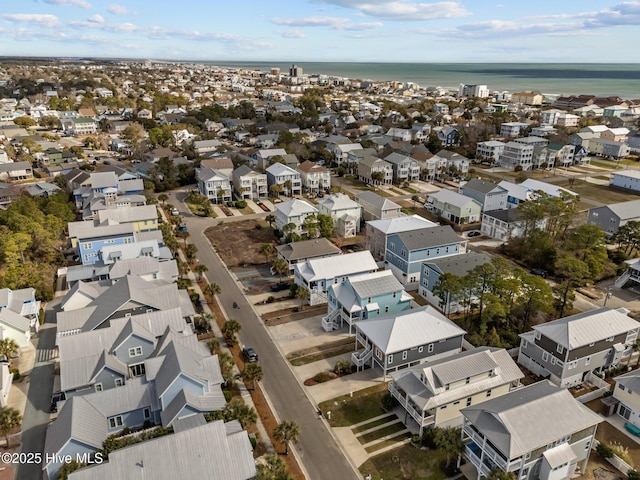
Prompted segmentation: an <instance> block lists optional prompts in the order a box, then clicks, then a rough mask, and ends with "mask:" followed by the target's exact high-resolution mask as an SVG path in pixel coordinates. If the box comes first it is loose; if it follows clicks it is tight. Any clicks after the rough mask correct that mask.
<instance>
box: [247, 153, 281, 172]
mask: <svg viewBox="0 0 640 480" xmlns="http://www.w3.org/2000/svg"><path fill="white" fill-rule="evenodd" d="M286 154H287V151H286V150H285V149H284V148H268V149H264V150H258V151H256V152H255V153H254V154H253V155H251V157H252V158H253V159H254V160H255V162H256V166H257V167H258V168H260V169H266V168H267V167H268V166H269V163H271V162H272V160H276V159H274V157H279V158H284V156H285V155H286Z"/></svg>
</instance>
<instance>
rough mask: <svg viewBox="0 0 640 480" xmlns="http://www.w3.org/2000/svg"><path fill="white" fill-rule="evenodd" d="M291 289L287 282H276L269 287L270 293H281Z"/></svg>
mask: <svg viewBox="0 0 640 480" xmlns="http://www.w3.org/2000/svg"><path fill="white" fill-rule="evenodd" d="M289 288H291V285H290V284H289V283H288V282H278V283H275V284H273V285H271V287H270V289H271V291H272V292H282V291H283V290H288V289H289Z"/></svg>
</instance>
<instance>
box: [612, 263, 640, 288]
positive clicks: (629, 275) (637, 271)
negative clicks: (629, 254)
mask: <svg viewBox="0 0 640 480" xmlns="http://www.w3.org/2000/svg"><path fill="white" fill-rule="evenodd" d="M624 263H626V264H627V268H626V270H625V271H624V272H623V273H622V275H620V276H619V277H618V279H617V280H616V281H615V283H614V286H615V287H617V288H624V287H627V286H630V285H633V286H636V284H640V259H637V258H632V259H630V260H625V261H624Z"/></svg>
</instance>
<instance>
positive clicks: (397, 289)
mask: <svg viewBox="0 0 640 480" xmlns="http://www.w3.org/2000/svg"><path fill="white" fill-rule="evenodd" d="M327 296H328V311H327V315H326V316H325V317H323V318H322V327H323V328H324V329H325V330H326V331H328V332H329V331H331V330H334V329H337V328H341V327H342V326H343V325H344V322H346V323H347V324H349V334H351V327H352V326H353V324H354V323H355V322H356V321H358V320H366V319H368V318H376V317H378V316H380V315H386V314H392V313H399V312H402V311H404V310H408V309H409V308H411V300H412V299H413V297H412V296H411V295H409V294H408V293H407V292H405V291H404V288H403V287H402V284H401V283H400V282H398V280H397V279H396V278H395V276H394V275H393V273H392V272H391V271H390V270H383V271H380V272H374V273H365V274H361V275H354V276H350V277H348V278H347V280H346V281H345V282H344V283H339V284H335V285H331V287H329V291H328V292H327Z"/></svg>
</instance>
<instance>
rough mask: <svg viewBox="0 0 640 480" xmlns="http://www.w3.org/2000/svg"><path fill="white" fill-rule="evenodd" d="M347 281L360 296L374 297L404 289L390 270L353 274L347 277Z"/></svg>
mask: <svg viewBox="0 0 640 480" xmlns="http://www.w3.org/2000/svg"><path fill="white" fill-rule="evenodd" d="M348 282H349V283H350V284H351V287H352V288H353V290H354V291H355V292H356V293H357V294H358V296H359V297H360V298H368V297H376V296H378V295H384V294H387V293H392V292H400V291H402V290H404V288H403V287H402V284H401V283H400V282H399V281H398V280H397V279H396V277H395V276H394V275H393V272H392V271H391V270H382V271H379V272H373V273H363V274H360V275H354V276H351V277H349V279H348Z"/></svg>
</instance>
